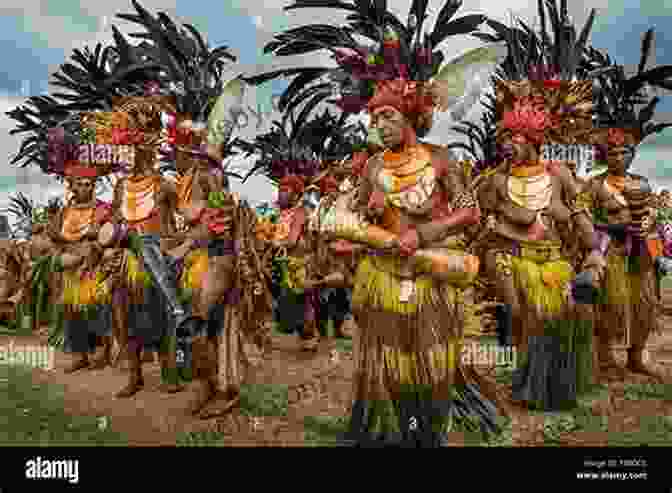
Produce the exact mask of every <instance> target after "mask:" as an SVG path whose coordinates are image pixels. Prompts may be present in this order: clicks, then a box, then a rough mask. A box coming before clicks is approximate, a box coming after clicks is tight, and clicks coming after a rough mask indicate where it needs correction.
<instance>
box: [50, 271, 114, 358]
mask: <svg viewBox="0 0 672 493" xmlns="http://www.w3.org/2000/svg"><path fill="white" fill-rule="evenodd" d="M111 301H112V296H111V291H110V289H109V288H108V286H107V284H106V283H105V281H103V280H102V279H101V276H100V275H98V274H93V275H90V276H81V275H80V274H79V273H77V272H64V273H63V300H62V303H61V306H62V310H63V313H62V314H61V313H58V314H54V318H56V323H59V324H62V328H63V336H64V338H63V350H64V352H66V353H92V352H94V351H95V350H96V341H97V337H98V336H110V335H112V305H111Z"/></svg>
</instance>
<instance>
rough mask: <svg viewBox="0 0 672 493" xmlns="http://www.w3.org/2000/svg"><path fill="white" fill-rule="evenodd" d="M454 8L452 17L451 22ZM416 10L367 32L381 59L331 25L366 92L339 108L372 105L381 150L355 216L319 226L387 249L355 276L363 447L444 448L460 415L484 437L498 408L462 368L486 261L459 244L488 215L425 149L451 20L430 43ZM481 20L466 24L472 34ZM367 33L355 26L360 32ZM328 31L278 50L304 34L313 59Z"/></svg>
mask: <svg viewBox="0 0 672 493" xmlns="http://www.w3.org/2000/svg"><path fill="white" fill-rule="evenodd" d="M293 7H296V6H293ZM454 7H455V5H454V4H452V3H451V4H447V5H446V6H445V7H444V9H450V14H453V13H454V12H455V10H456V9H455V8H454ZM367 9H368V7H367ZM411 14H412V16H411V18H412V21H409V23H410V24H411V25H410V26H409V28H408V29H407V28H406V27H402V26H403V25H404V23H402V22H399V21H396V22H394V23H393V24H392V23H391V22H390V23H388V22H387V21H381V22H385V23H386V24H387V26H386V28H383V26H380V28H379V29H378V30H371V31H370V32H369V31H367V36H371V35H372V33H375V32H379V33H380V34H381V35H382V34H383V33H384V38H382V37H381V39H378V41H379V44H380V47H381V50H380V51H379V52H378V51H377V52H370V51H369V52H366V53H365V51H364V49H363V48H362V47H360V46H358V45H357V44H356V43H355V42H354V40H352V38H351V36H350V32H349V31H348V30H346V29H342V30H341V29H338V28H330V30H333V31H334V34H335V33H336V32H338V33H339V39H341V36H342V39H344V40H345V39H347V40H348V44H347V45H348V49H347V50H345V49H343V50H341V49H339V48H335V49H334V51H335V52H337V53H338V57H337V61H338V62H339V64H340V70H337V71H340V72H341V73H342V74H343V75H344V76H343V77H341V78H340V79H341V80H343V79H344V78H345V79H348V78H350V82H352V81H353V80H354V84H351V85H350V87H349V90H350V91H352V90H353V89H354V90H356V91H357V93H356V94H352V92H351V93H350V94H348V95H347V96H345V97H344V98H343V99H342V100H341V101H340V103H342V104H345V103H355V102H357V103H359V106H358V107H357V108H356V109H355V108H350V107H349V108H348V109H352V110H354V111H353V112H358V111H360V110H361V109H363V107H365V108H366V109H368V112H369V115H370V118H371V123H370V125H371V128H372V131H376V132H377V133H378V134H379V135H380V138H381V141H382V142H381V143H382V148H383V151H382V152H378V153H376V154H374V155H373V156H369V157H368V160H367V161H366V164H365V167H364V171H363V176H362V179H361V183H360V186H359V189H358V194H357V197H356V198H355V199H354V203H353V204H352V208H353V209H354V210H350V211H349V210H347V208H346V209H339V208H338V207H336V208H334V209H333V211H334V212H335V214H334V213H331V214H330V213H329V212H327V211H325V214H324V216H323V217H322V218H321V222H322V231H323V234H329V235H331V236H332V238H334V239H338V238H341V239H344V240H349V241H353V242H357V243H364V244H366V245H367V246H368V247H373V248H374V249H377V250H375V251H372V252H370V253H371V254H370V255H365V256H364V257H363V258H362V260H361V261H360V262H359V265H358V268H357V272H356V275H355V279H354V291H353V311H354V314H355V318H356V320H357V325H358V327H359V330H358V334H357V339H358V341H357V342H356V344H355V345H356V347H357V349H356V353H357V356H356V358H357V359H356V362H355V365H356V370H355V374H354V404H353V410H352V420H351V428H352V437H353V439H354V440H355V441H356V442H358V443H360V444H371V445H374V444H375V443H377V444H382V443H385V442H389V441H393V442H396V443H402V444H404V445H408V446H415V447H437V446H440V445H441V444H442V443H444V441H445V436H446V435H445V431H446V430H447V427H448V423H449V422H450V418H451V416H457V417H464V416H465V415H466V416H469V417H470V418H476V420H477V421H478V422H479V424H480V425H481V427H482V429H483V431H486V430H488V431H491V430H494V429H496V428H497V426H496V424H495V417H496V416H497V413H498V412H497V409H496V406H495V405H493V403H492V402H490V401H489V399H487V398H485V397H484V396H483V395H482V394H481V391H483V390H486V387H485V386H482V385H479V384H480V382H481V381H482V380H481V379H480V378H479V376H478V375H477V374H476V373H475V371H472V370H473V368H472V367H471V366H469V365H467V366H465V365H463V364H462V361H460V354H461V345H462V337H463V325H464V317H463V315H464V310H463V305H462V296H463V289H464V287H466V286H468V285H469V284H471V283H472V282H473V279H474V277H475V275H476V273H477V271H478V259H476V258H475V257H473V256H471V255H468V254H466V253H465V252H464V250H461V248H460V246H459V244H457V242H455V241H454V239H455V236H456V235H459V234H460V233H461V232H462V230H463V229H464V228H465V227H466V226H467V225H471V224H474V223H477V222H478V221H479V219H480V212H479V209H478V206H477V204H476V201H475V198H474V196H473V195H472V194H471V192H470V191H469V190H468V189H467V186H466V184H465V180H464V173H463V171H462V169H461V167H459V166H458V164H457V163H456V162H455V161H454V160H453V159H452V155H451V154H450V153H449V152H447V151H446V150H445V149H444V148H441V147H438V146H432V145H428V144H424V143H422V142H421V141H419V138H420V137H422V136H424V135H425V134H426V133H427V132H428V131H429V129H430V128H431V125H432V117H433V111H434V108H435V104H436V103H437V102H438V101H443V98H441V97H439V93H438V92H435V91H434V90H435V89H437V88H440V87H441V85H440V84H436V85H435V84H430V83H429V82H428V79H429V78H430V77H432V76H434V75H435V73H436V70H437V69H438V66H439V65H440V63H439V61H440V58H437V57H440V54H439V53H432V49H433V48H434V47H435V46H436V45H437V44H438V43H439V42H440V41H442V40H443V38H444V36H442V35H440V34H439V33H440V32H441V33H447V32H451V28H450V23H449V22H448V21H449V18H450V17H451V15H448V16H443V17H442V16H441V15H440V16H439V18H440V21H439V24H438V25H437V26H436V27H435V30H434V34H432V35H431V36H429V35H428V36H426V37H425V40H424V42H423V41H422V40H417V38H416V37H415V36H414V34H415V33H416V29H417V31H421V26H422V22H423V21H424V19H425V15H424V14H425V12H424V11H422V9H415V8H414V9H413V11H412V12H411ZM374 16H375V17H374ZM360 17H362V18H365V19H366V20H367V26H368V25H374V26H379V19H386V18H388V17H392V14H391V13H389V12H383V11H381V10H377V9H375V8H374V9H372V11H371V12H369V10H367V11H365V12H359V13H358V19H359V18H360ZM446 17H447V18H448V20H446ZM465 19H466V20H465ZM483 20H484V17H482V16H468V17H467V18H463V19H461V21H462V22H465V23H466V24H469V25H470V28H471V29H474V28H476V27H477V26H478V25H480V24H481V23H482V22H483ZM392 25H394V26H395V27H394V28H392V27H391V26H392ZM358 26H360V24H357V25H353V29H354V31H355V32H357V30H358ZM416 26H417V27H416ZM471 29H467V30H469V31H470V30H471ZM467 30H460V32H466V31H467ZM320 31H321V30H317V29H315V30H313V26H306V27H304V28H300V29H297V30H294V31H293V33H292V37H291V41H287V42H286V44H285V42H283V41H284V35H279V36H278V38H277V41H273V42H272V45H273V47H274V50H275V49H281V50H282V52H283V53H287V54H288V53H289V52H290V51H291V48H292V46H293V43H295V42H296V41H297V38H299V40H300V42H298V43H297V46H301V48H300V49H301V50H303V51H305V46H306V45H308V46H310V45H311V44H313V43H314V45H315V46H316V49H319V48H320V47H324V45H331V44H333V43H334V41H333V39H335V36H332V35H330V36H329V38H328V40H327V39H326V38H325V39H324V40H323V39H321V38H320ZM316 38H320V39H316ZM414 41H415V42H414ZM339 42H340V41H339ZM346 52H347V53H346ZM430 57H431V60H434V61H436V62H437V63H431V61H430ZM367 61H368V62H369V64H368V65H367ZM372 61H373V62H374V63H375V65H371V64H370V63H371V62H372ZM348 76H349V77H348ZM367 78H370V79H373V80H378V82H377V83H371V82H370V81H369V80H366V79H367ZM359 82H361V84H360V83H359ZM372 87H375V89H374V90H373V94H371V92H370V89H371V88H372ZM331 90H332V89H331V86H330V89H329V92H330V91H331ZM442 95H443V94H442ZM364 216H367V217H368V218H369V219H370V222H369V221H367V220H365V219H364ZM374 222H375V223H377V224H374ZM372 440H373V441H372Z"/></svg>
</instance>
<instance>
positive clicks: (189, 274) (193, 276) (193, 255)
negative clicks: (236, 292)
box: [175, 248, 235, 337]
mask: <svg viewBox="0 0 672 493" xmlns="http://www.w3.org/2000/svg"><path fill="white" fill-rule="evenodd" d="M209 262H210V252H209V249H208V248H199V249H196V250H192V251H191V252H189V253H188V254H187V256H186V257H185V258H184V262H183V264H182V265H181V266H179V270H177V271H176V272H175V277H176V279H178V280H179V282H178V288H179V290H178V292H179V296H180V301H181V303H182V304H183V305H184V306H185V307H189V306H191V303H192V299H193V297H194V296H197V295H198V293H199V292H200V291H201V289H202V288H203V280H204V278H205V274H206V273H207V272H208V266H209ZM232 296H233V293H227V296H226V299H225V300H222V303H217V304H216V305H215V306H213V307H212V308H210V313H209V316H208V321H209V324H208V327H207V334H196V335H206V336H208V337H214V336H217V335H219V334H221V332H222V326H223V324H224V307H225V305H226V302H228V301H235V300H233V299H231V300H230V299H229V298H231V297H232Z"/></svg>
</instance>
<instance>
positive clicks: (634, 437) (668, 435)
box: [608, 416, 672, 447]
mask: <svg viewBox="0 0 672 493" xmlns="http://www.w3.org/2000/svg"><path fill="white" fill-rule="evenodd" d="M608 443H609V446H610V447H647V446H648V447H669V446H670V444H672V416H640V418H639V427H638V428H637V430H636V431H630V432H625V433H609V442H608Z"/></svg>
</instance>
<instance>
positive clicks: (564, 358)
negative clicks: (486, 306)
mask: <svg viewBox="0 0 672 493" xmlns="http://www.w3.org/2000/svg"><path fill="white" fill-rule="evenodd" d="M510 261H511V270H512V273H513V276H514V282H515V286H516V288H517V290H518V293H519V295H520V299H521V320H520V329H521V331H520V332H521V333H520V337H521V338H522V341H523V342H526V344H523V347H522V348H521V351H519V353H520V354H519V361H520V363H519V367H518V369H517V370H516V372H515V373H514V375H513V383H512V391H513V399H514V400H519V401H527V402H528V403H529V404H530V405H531V406H533V407H535V408H539V409H543V410H546V411H555V410H560V409H565V408H570V407H573V406H574V405H575V404H576V398H577V395H579V394H581V393H583V392H585V391H586V390H588V388H589V387H590V385H591V384H592V382H593V379H592V376H593V352H592V339H593V324H592V320H591V319H590V317H586V315H585V313H586V310H582V309H581V307H579V306H578V305H577V306H575V305H571V304H570V303H569V300H568V295H567V283H568V282H569V281H571V279H572V278H573V277H574V271H573V269H572V267H571V265H570V264H569V263H568V262H566V261H564V260H554V261H539V260H537V259H534V258H520V257H510ZM525 346H526V347H525Z"/></svg>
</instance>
